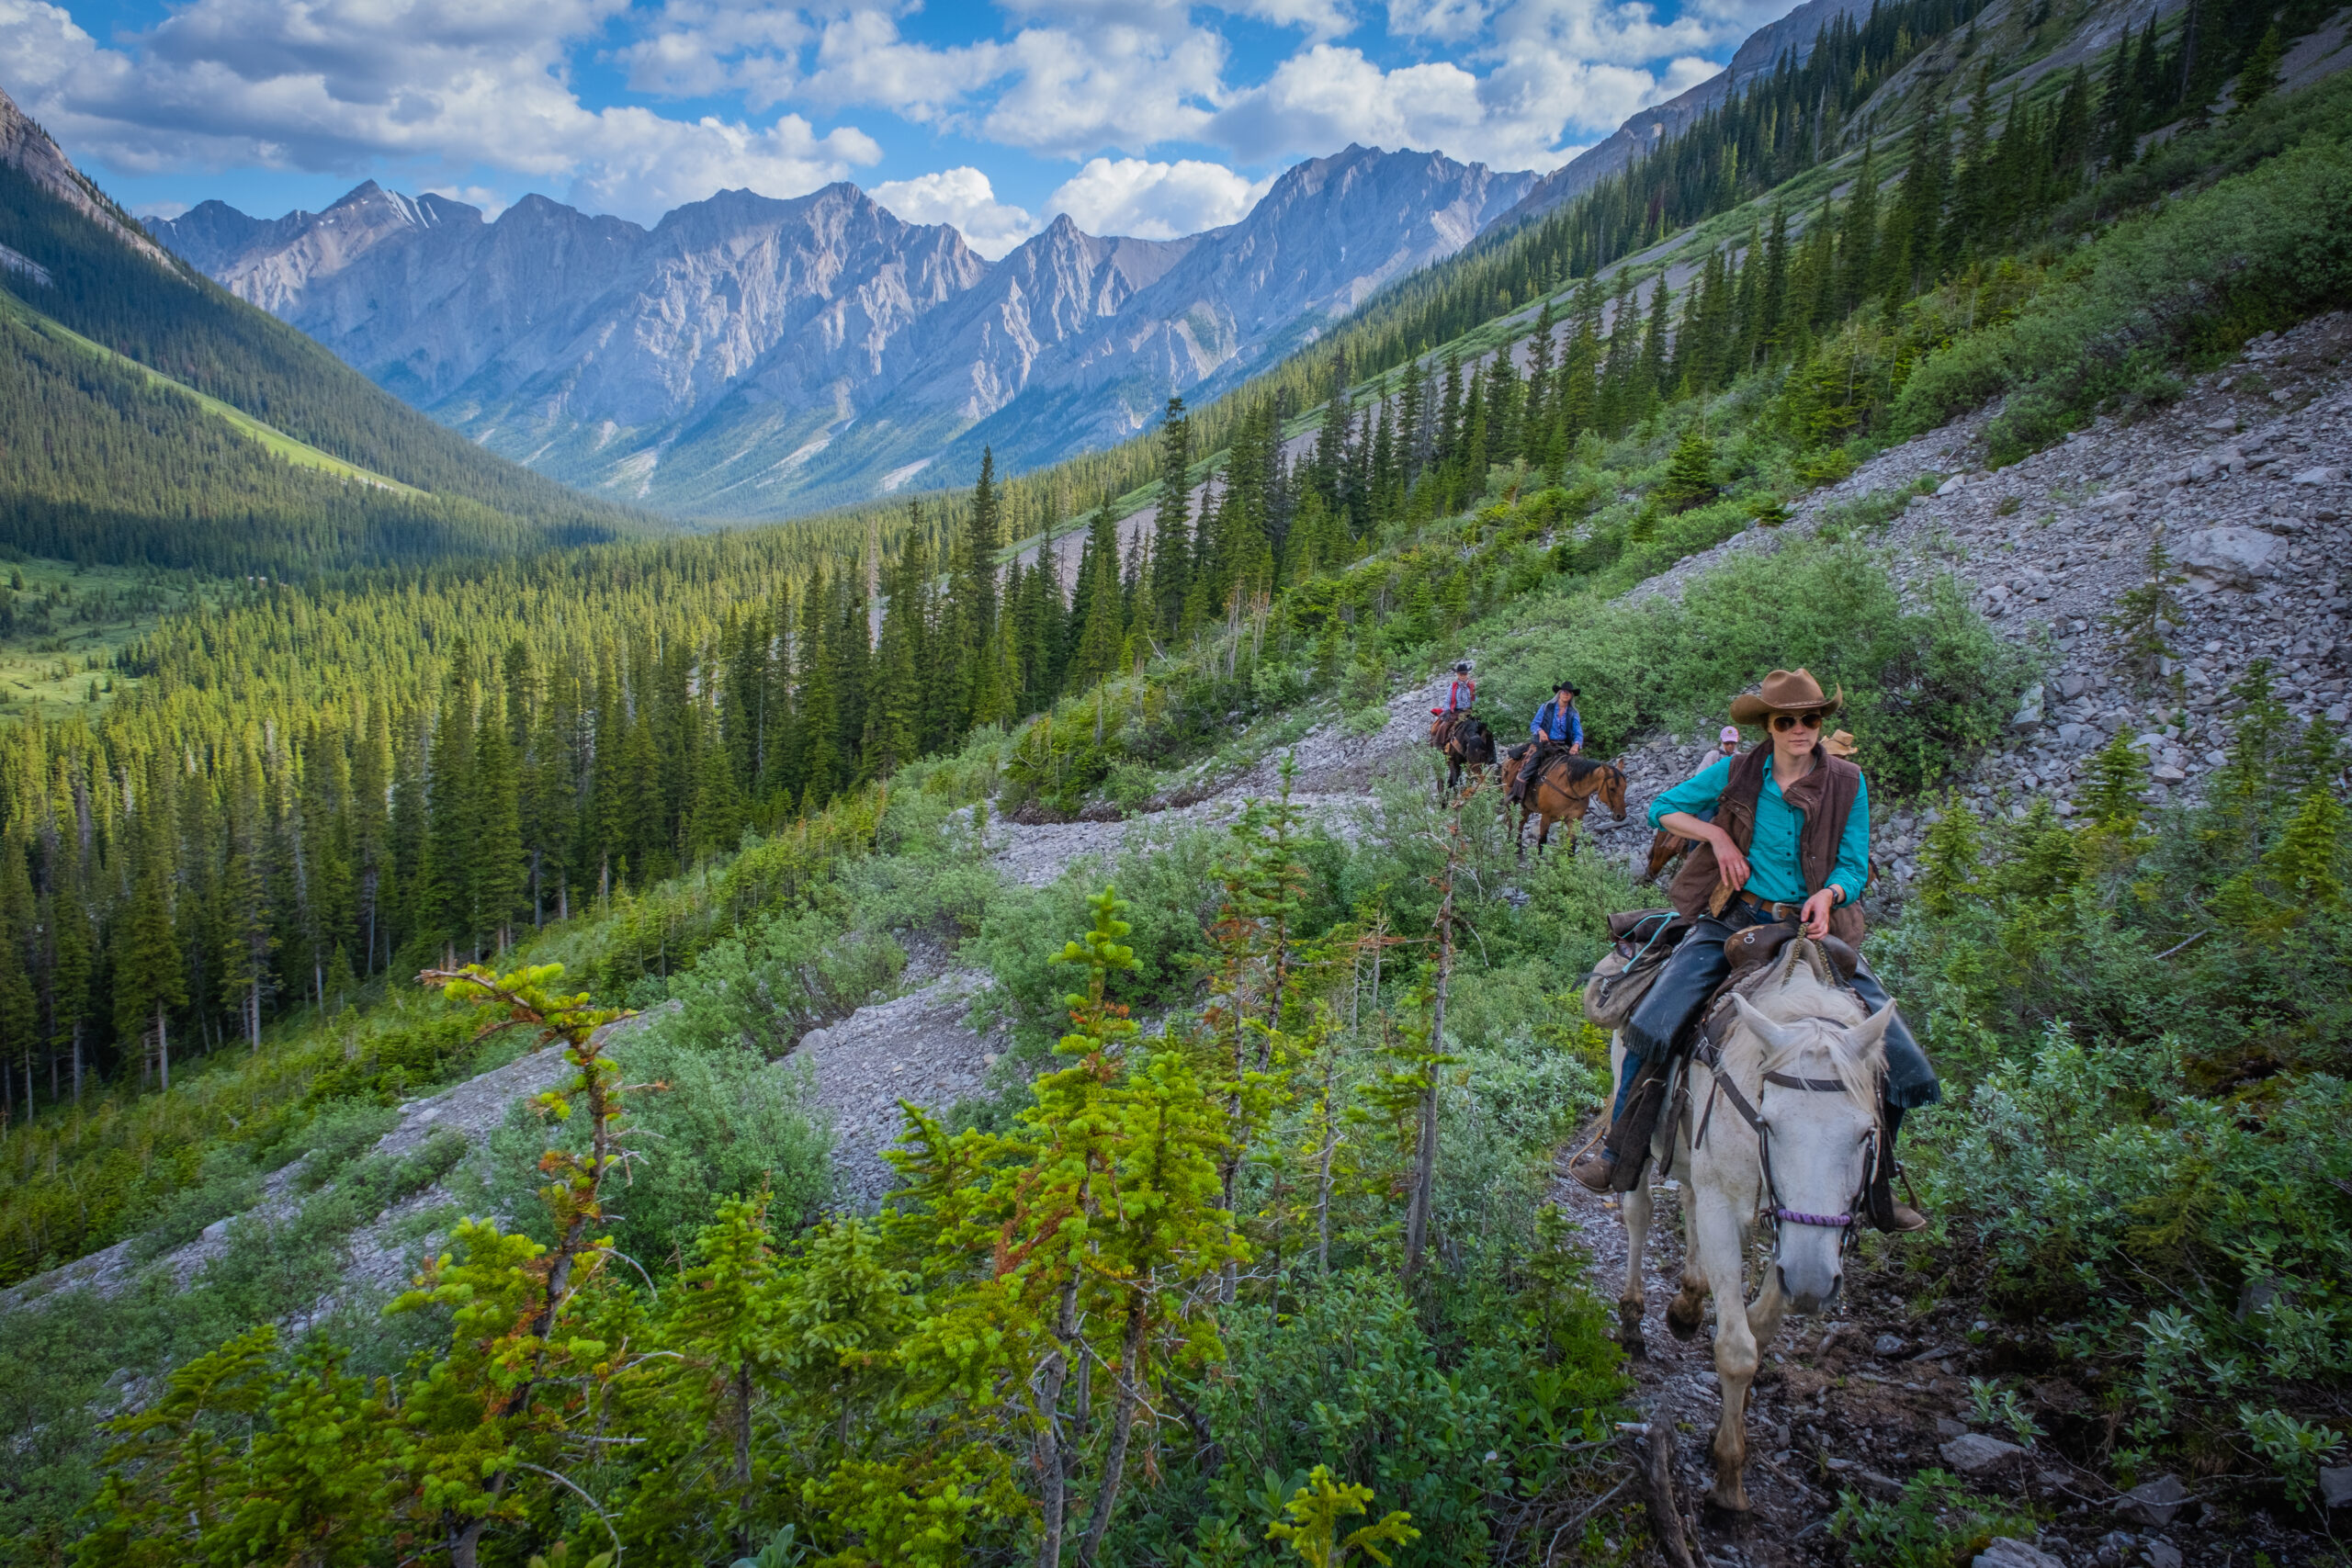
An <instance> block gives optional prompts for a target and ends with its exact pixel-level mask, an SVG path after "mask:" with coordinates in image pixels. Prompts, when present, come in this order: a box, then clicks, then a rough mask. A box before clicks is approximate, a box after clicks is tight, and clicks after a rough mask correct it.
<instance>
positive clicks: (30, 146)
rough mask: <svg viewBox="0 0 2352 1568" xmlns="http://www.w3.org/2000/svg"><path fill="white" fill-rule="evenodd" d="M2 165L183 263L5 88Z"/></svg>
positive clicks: (0, 109)
mask: <svg viewBox="0 0 2352 1568" xmlns="http://www.w3.org/2000/svg"><path fill="white" fill-rule="evenodd" d="M0 164H6V165H7V166H8V167H9V168H12V169H14V170H16V171H17V173H18V174H20V175H24V176H25V178H27V179H28V180H30V181H31V182H32V183H33V184H35V185H37V186H40V188H41V189H43V190H45V191H47V192H48V193H49V194H50V195H51V196H53V197H56V198H57V199H58V200H60V201H62V202H63V203H64V204H65V205H66V206H68V207H70V208H72V209H74V211H76V212H79V213H80V214H81V215H82V216H83V217H85V218H87V219H88V220H90V221H91V222H93V223H96V225H97V226H98V227H99V228H101V229H104V230H105V231H107V233H109V234H112V235H113V236H114V237H115V238H116V239H118V240H120V241H121V242H122V243H124V244H126V245H129V246H130V248H131V249H132V250H134V251H137V252H138V253H139V254H141V255H143V256H145V257H147V258H148V259H149V260H150V261H153V262H155V263H157V264H159V265H163V266H164V267H167V268H170V269H171V270H173V271H177V270H178V265H177V264H176V263H175V262H174V261H173V260H172V258H171V257H170V256H168V255H166V254H164V252H163V250H162V249H161V248H159V247H158V246H157V245H156V243H155V242H154V241H153V239H151V238H149V237H148V236H147V234H146V233H145V232H144V231H141V229H140V227H139V225H138V224H136V223H134V222H132V221H131V220H130V214H129V213H127V212H125V211H123V209H121V208H119V207H117V206H116V205H115V204H114V202H113V200H112V199H111V198H110V197H107V194H106V192H104V191H102V190H100V189H99V188H98V187H97V186H95V185H93V184H91V183H90V179H89V176H88V175H85V174H83V173H82V171H81V170H79V169H77V168H75V167H74V162H73V160H72V159H70V158H68V157H66V155H65V152H64V149H62V148H61V147H59V146H58V144H57V143H56V142H55V141H53V140H51V137H50V134H49V132H48V131H46V130H42V129H41V128H40V125H39V124H37V123H36V122H35V121H34V120H33V118H31V117H30V116H29V115H28V114H26V113H25V111H24V110H22V109H20V108H18V107H17V102H16V100H15V99H14V98H11V97H10V96H8V95H7V94H6V93H4V92H0ZM9 254H12V255H13V254H16V253H14V252H10V253H9ZM27 265H30V264H29V263H28V264H27ZM10 270H12V271H17V270H21V269H20V268H11V269H10Z"/></svg>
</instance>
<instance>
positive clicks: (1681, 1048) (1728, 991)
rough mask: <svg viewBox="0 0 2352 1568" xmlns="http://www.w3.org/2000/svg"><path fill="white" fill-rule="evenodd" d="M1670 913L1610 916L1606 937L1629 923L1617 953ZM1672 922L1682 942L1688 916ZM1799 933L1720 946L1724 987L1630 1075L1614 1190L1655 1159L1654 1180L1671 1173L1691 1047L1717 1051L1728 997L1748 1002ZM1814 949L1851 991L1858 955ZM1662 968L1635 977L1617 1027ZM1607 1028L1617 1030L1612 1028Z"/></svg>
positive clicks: (1739, 934)
mask: <svg viewBox="0 0 2352 1568" xmlns="http://www.w3.org/2000/svg"><path fill="white" fill-rule="evenodd" d="M1673 914H1674V911H1672V910H1670V909H1667V910H1634V911H1628V912H1627V913H1626V915H1624V916H1622V917H1621V916H1617V915H1612V916H1611V917H1610V921H1609V924H1610V929H1611V931H1616V930H1617V929H1618V923H1619V920H1620V919H1626V920H1627V921H1628V925H1629V931H1628V935H1627V936H1626V937H1623V938H1621V939H1620V941H1619V944H1618V945H1619V947H1621V948H1622V947H1623V946H1625V945H1627V942H1629V941H1630V940H1631V932H1632V931H1636V930H1639V929H1640V927H1639V921H1640V920H1641V919H1642V918H1643V917H1645V916H1647V917H1656V916H1659V915H1673ZM1676 918H1677V919H1679V920H1680V922H1681V926H1682V931H1688V930H1689V928H1690V926H1691V919H1690V918H1689V917H1687V916H1678V917H1676ZM1682 931H1676V932H1675V933H1674V939H1673V940H1674V941H1675V942H1679V941H1680V940H1681V937H1682ZM1800 934H1801V932H1800V931H1799V928H1798V927H1796V926H1795V925H1793V924H1791V923H1788V922H1785V921H1775V922H1773V923H1772V924H1770V925H1762V926H1749V927H1747V929H1746V930H1744V931H1735V932H1733V933H1732V935H1731V936H1730V937H1729V938H1727V939H1725V941H1724V957H1725V958H1727V959H1729V960H1730V961H1731V966H1732V967H1731V973H1730V974H1729V975H1727V976H1724V980H1723V983H1722V984H1721V985H1719V986H1717V987H1715V989H1714V993H1713V995H1712V996H1710V997H1709V998H1707V1001H1706V1005H1705V1006H1704V1007H1702V1008H1701V1009H1700V1010H1699V1021H1698V1023H1697V1024H1696V1026H1695V1027H1694V1028H1692V1029H1690V1030H1687V1031H1685V1032H1684V1033H1683V1035H1682V1037H1681V1038H1680V1039H1679V1040H1677V1041H1676V1042H1675V1043H1674V1046H1673V1049H1671V1050H1669V1051H1667V1052H1664V1053H1663V1054H1661V1055H1658V1056H1652V1057H1645V1058H1644V1059H1643V1061H1642V1065H1641V1066H1640V1067H1639V1068H1637V1069H1636V1070H1635V1071H1634V1081H1633V1083H1632V1084H1631V1085H1630V1086H1629V1087H1628V1088H1627V1089H1626V1092H1625V1119H1624V1126H1623V1135H1622V1136H1621V1138H1620V1140H1619V1142H1618V1144H1617V1150H1618V1157H1617V1168H1616V1169H1615V1171H1614V1172H1613V1173H1612V1175H1611V1180H1610V1187H1611V1190H1614V1191H1618V1192H1630V1191H1632V1190H1634V1187H1636V1186H1637V1185H1639V1184H1640V1182H1641V1180H1642V1173H1643V1171H1644V1170H1645V1169H1646V1168H1648V1166H1649V1163H1650V1160H1651V1158H1652V1156H1653V1155H1654V1154H1657V1159H1658V1174H1659V1175H1660V1176H1661V1177H1663V1176H1665V1175H1667V1174H1668V1163H1669V1162H1670V1161H1671V1160H1672V1158H1673V1150H1674V1134H1675V1128H1676V1126H1677V1125H1678V1123H1679V1122H1680V1121H1681V1119H1682V1118H1683V1117H1685V1116H1687V1115H1689V1114H1690V1095H1689V1093H1688V1092H1687V1089H1685V1087H1684V1085H1685V1080H1686V1077H1687V1074H1688V1066H1689V1063H1690V1059H1691V1052H1692V1050H1693V1048H1694V1044H1695V1043H1696V1042H1697V1041H1704V1042H1705V1043H1706V1044H1707V1045H1708V1046H1709V1047H1711V1048H1720V1047H1721V1046H1722V1044H1723V1042H1724V1037H1725V1036H1727V1035H1728V1034H1730V1032H1731V1025H1732V1021H1733V1020H1734V1018H1735V1017H1736V1013H1735V1011H1734V1010H1733V1008H1732V1005H1731V998H1732V997H1734V996H1735V995H1746V994H1747V993H1748V992H1750V991H1752V990H1754V989H1755V988H1756V987H1757V986H1758V984H1759V983H1760V982H1761V981H1763V980H1764V979H1765V978H1767V975H1768V969H1769V961H1770V960H1771V959H1772V958H1774V957H1776V956H1777V955H1778V954H1779V953H1780V952H1781V949H1782V948H1784V947H1786V946H1787V945H1788V944H1789V943H1790V942H1792V941H1793V940H1794V939H1795V938H1796V937H1797V936H1798V935H1800ZM1661 945H1662V946H1666V947H1668V948H1669V950H1670V947H1671V945H1672V944H1671V943H1661ZM1815 946H1816V947H1818V948H1819V949H1820V950H1821V951H1822V953H1825V954H1826V956H1827V957H1828V959H1829V962H1830V964H1831V967H1832V969H1833V970H1834V971H1835V973H1836V976H1837V978H1838V981H1839V982H1840V983H1841V984H1850V983H1851V981H1852V979H1853V977H1854V970H1855V968H1856V967H1857V966H1858V965H1859V964H1860V963H1861V957H1860V954H1859V953H1855V951H1854V950H1853V948H1852V947H1851V946H1849V944H1847V943H1846V942H1840V941H1839V940H1838V939H1837V938H1836V937H1823V938H1819V939H1816V941H1815ZM1611 956H1612V957H1613V956H1615V950H1612V951H1611ZM1608 962H1609V960H1608V959H1605V958H1604V959H1603V960H1601V963H1602V964H1607V963H1608ZM1664 963H1665V958H1664V957H1663V956H1662V955H1661V956H1660V957H1659V958H1658V959H1657V963H1656V964H1654V965H1651V966H1649V967H1647V968H1646V969H1645V971H1644V972H1643V973H1642V974H1641V975H1640V976H1638V988H1637V989H1633V993H1632V996H1631V998H1630V999H1628V1000H1627V1001H1626V1002H1625V1004H1624V1007H1623V1011H1622V1012H1619V1013H1618V1014H1617V1015H1616V1016H1617V1021H1618V1022H1622V1021H1623V1020H1624V1019H1625V1018H1626V1017H1629V1016H1631V1014H1632V1012H1633V1010H1634V1007H1635V1006H1637V1005H1638V1004H1639V1003H1640V1001H1641V998H1642V997H1643V996H1644V995H1645V994H1646V993H1647V992H1648V990H1649V987H1650V982H1652V981H1654V980H1655V979H1656V978H1657V967H1659V966H1662V965H1663V964H1664ZM1628 977H1630V966H1628ZM1619 984H1620V985H1621V986H1622V985H1624V984H1625V979H1624V978H1620V980H1619ZM1603 995H1604V997H1605V998H1606V999H1607V1000H1608V1001H1610V1002H1611V1003H1613V1002H1615V1001H1616V1000H1617V993H1616V992H1615V991H1607V992H1604V993H1603ZM1592 996H1593V987H1592V984H1591V983H1590V982H1588V983H1587V985H1586V987H1585V997H1586V1002H1585V1010H1586V1015H1587V1016H1588V1017H1590V1016H1592V1012H1593V1002H1592V999H1591V998H1592ZM1594 1021H1595V1022H1599V1021H1600V1020H1599V1019H1598V1018H1595V1019H1594ZM1611 1027H1614V1024H1611ZM1669 1100H1671V1101H1672V1103H1673V1106H1674V1113H1673V1115H1672V1116H1671V1117H1670V1118H1668V1119H1667V1121H1666V1126H1665V1138H1664V1140H1663V1141H1664V1145H1665V1148H1664V1152H1663V1153H1662V1154H1659V1153H1657V1151H1656V1150H1655V1149H1654V1148H1653V1145H1654V1144H1656V1143H1657V1141H1658V1140H1657V1136H1656V1134H1657V1130H1658V1122H1659V1120H1660V1113H1661V1112H1662V1111H1664V1110H1665V1109H1666V1107H1667V1105H1668V1101H1669Z"/></svg>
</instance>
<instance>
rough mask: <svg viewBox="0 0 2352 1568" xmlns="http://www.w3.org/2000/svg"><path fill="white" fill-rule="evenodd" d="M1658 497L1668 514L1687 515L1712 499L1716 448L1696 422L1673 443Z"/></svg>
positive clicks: (1659, 486) (1713, 496) (1713, 495)
mask: <svg viewBox="0 0 2352 1568" xmlns="http://www.w3.org/2000/svg"><path fill="white" fill-rule="evenodd" d="M1657 497H1658V501H1659V502H1660V503H1661V504H1663V505H1664V506H1665V507H1666V508H1667V509H1668V511H1671V512H1688V511H1689V510H1691V508H1692V507H1694V506H1699V505H1702V504H1704V503H1705V502H1710V501H1713V499H1714V498H1715V449H1714V446H1713V443H1711V442H1710V441H1708V439H1707V437H1706V435H1705V434H1704V433H1703V432H1702V431H1701V430H1700V428H1699V426H1698V425H1697V424H1695V423H1693V424H1691V425H1690V426H1688V427H1686V428H1685V429H1684V430H1683V432H1682V438H1681V440H1679V441H1678V442H1676V443H1675V446H1674V456H1673V457H1672V458H1671V459H1670V460H1669V461H1668V464H1667V469H1666V478H1665V479H1664V480H1663V481H1662V482H1661V483H1660V484H1659V485H1658V488H1657Z"/></svg>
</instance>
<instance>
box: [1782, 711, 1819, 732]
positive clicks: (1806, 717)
mask: <svg viewBox="0 0 2352 1568" xmlns="http://www.w3.org/2000/svg"><path fill="white" fill-rule="evenodd" d="M1821 717H1822V716H1821V715H1819V714H1817V713H1776V714H1774V715H1773V716H1772V728H1775V729H1794V728H1796V727H1797V726H1798V725H1800V724H1802V725H1804V727H1805V728H1807V729H1819V728H1821Z"/></svg>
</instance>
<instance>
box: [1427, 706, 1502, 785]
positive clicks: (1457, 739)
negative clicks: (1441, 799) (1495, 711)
mask: <svg viewBox="0 0 2352 1568" xmlns="http://www.w3.org/2000/svg"><path fill="white" fill-rule="evenodd" d="M1430 745H1432V746H1434V747H1436V748H1437V749H1438V750H1440V751H1442V752H1444V753H1445V794H1446V795H1452V794H1453V792H1454V791H1455V790H1457V789H1460V788H1461V787H1462V771H1463V770H1464V768H1481V769H1484V768H1491V767H1493V766H1494V765H1495V732H1494V731H1493V730H1491V729H1489V728H1487V721H1486V720H1485V719H1482V718H1479V717H1476V716H1474V715H1471V714H1466V713H1461V714H1448V715H1446V716H1444V717H1442V718H1441V719H1439V720H1437V721H1436V722H1435V723H1433V724H1431V725H1430Z"/></svg>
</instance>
